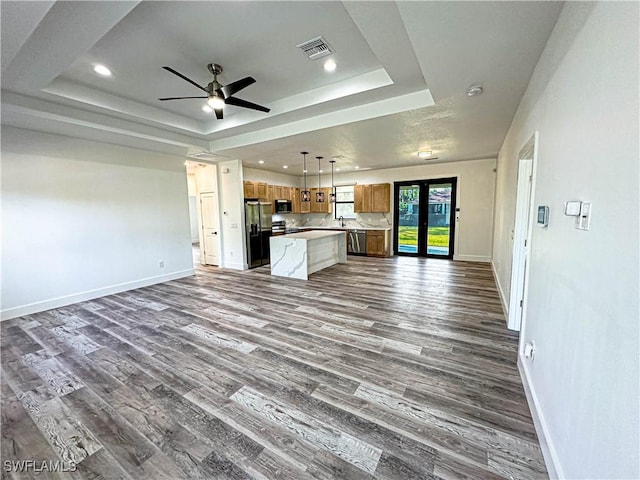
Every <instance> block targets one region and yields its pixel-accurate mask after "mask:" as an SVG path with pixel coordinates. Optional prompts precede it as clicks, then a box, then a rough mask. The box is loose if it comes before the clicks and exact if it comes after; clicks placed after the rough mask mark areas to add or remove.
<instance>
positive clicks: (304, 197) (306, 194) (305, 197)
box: [300, 152, 311, 202]
mask: <svg viewBox="0 0 640 480" xmlns="http://www.w3.org/2000/svg"><path fill="white" fill-rule="evenodd" d="M300 154H301V155H302V156H303V157H302V173H303V174H304V189H303V190H302V192H300V201H301V202H310V201H311V192H310V191H309V190H307V155H308V154H309V152H300Z"/></svg>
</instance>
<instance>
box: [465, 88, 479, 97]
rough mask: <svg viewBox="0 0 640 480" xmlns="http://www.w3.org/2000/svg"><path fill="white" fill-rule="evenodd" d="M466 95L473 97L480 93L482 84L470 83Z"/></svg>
mask: <svg viewBox="0 0 640 480" xmlns="http://www.w3.org/2000/svg"><path fill="white" fill-rule="evenodd" d="M466 93H467V96H468V97H475V96H476V95H481V94H482V86H480V85H471V86H470V87H469V88H467V92H466Z"/></svg>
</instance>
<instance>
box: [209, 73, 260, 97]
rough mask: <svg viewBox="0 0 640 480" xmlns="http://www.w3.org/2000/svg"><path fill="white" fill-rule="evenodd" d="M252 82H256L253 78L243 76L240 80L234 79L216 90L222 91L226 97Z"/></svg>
mask: <svg viewBox="0 0 640 480" xmlns="http://www.w3.org/2000/svg"><path fill="white" fill-rule="evenodd" d="M252 83H256V79H255V78H253V77H244V78H241V79H240V80H236V81H235V82H231V83H229V84H228V85H225V86H224V87H220V88H218V89H217V90H216V91H217V92H220V93H222V95H223V96H224V98H228V97H230V96H231V95H233V94H234V93H237V92H239V91H240V90H242V89H243V88H246V87H248V86H249V85H251V84H252Z"/></svg>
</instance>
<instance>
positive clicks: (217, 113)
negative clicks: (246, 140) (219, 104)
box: [213, 108, 222, 120]
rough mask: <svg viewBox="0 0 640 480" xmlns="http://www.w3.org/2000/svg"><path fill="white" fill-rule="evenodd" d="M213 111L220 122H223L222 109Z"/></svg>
mask: <svg viewBox="0 0 640 480" xmlns="http://www.w3.org/2000/svg"><path fill="white" fill-rule="evenodd" d="M213 111H214V112H216V118H217V119H218V120H222V109H221V108H214V109H213Z"/></svg>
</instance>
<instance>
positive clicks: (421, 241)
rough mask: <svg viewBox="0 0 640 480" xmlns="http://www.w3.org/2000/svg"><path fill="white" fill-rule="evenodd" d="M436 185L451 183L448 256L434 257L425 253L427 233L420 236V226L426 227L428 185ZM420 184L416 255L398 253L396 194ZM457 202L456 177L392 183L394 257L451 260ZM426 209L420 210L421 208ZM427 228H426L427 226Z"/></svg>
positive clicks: (454, 243) (454, 242) (454, 239)
mask: <svg viewBox="0 0 640 480" xmlns="http://www.w3.org/2000/svg"><path fill="white" fill-rule="evenodd" d="M438 183H451V185H452V188H451V211H450V212H449V215H450V218H449V254H448V255H435V254H432V253H426V251H427V249H426V246H427V245H426V243H427V242H428V231H427V232H424V234H423V235H420V231H421V230H420V225H422V226H424V225H428V214H429V211H428V206H429V201H428V200H429V199H428V194H429V185H430V184H438ZM416 184H420V200H419V201H420V207H421V208H420V210H419V212H418V251H417V252H416V253H407V252H398V233H399V229H398V226H399V225H398V223H399V220H400V205H399V203H398V193H399V192H400V187H403V186H407V185H416ZM457 201H458V177H439V178H428V179H424V180H406V181H401V182H394V184H393V229H394V230H393V231H394V235H393V252H394V254H395V255H401V256H407V257H423V258H425V257H426V258H445V259H449V260H452V259H453V256H454V253H455V248H456V220H457ZM423 205H424V206H426V207H427V208H422V206H423ZM427 228H428V226H427ZM421 249H422V251H424V252H425V254H424V255H421V254H420V251H421Z"/></svg>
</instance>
